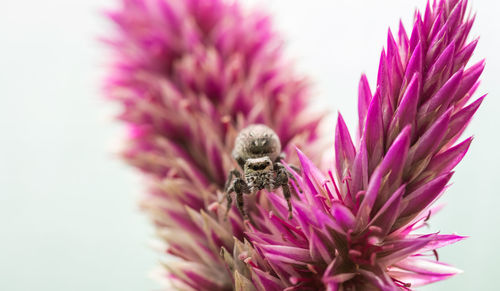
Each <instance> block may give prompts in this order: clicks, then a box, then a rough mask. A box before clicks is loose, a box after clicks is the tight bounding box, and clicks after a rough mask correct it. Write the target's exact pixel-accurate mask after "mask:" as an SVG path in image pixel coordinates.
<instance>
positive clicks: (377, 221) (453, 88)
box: [243, 0, 484, 291]
mask: <svg viewBox="0 0 500 291" xmlns="http://www.w3.org/2000/svg"><path fill="white" fill-rule="evenodd" d="M473 21H474V18H473V17H472V18H471V17H469V16H468V15H467V1H461V0H442V1H439V2H438V3H436V2H435V3H434V4H433V5H432V6H431V4H430V3H428V5H427V7H426V10H425V13H424V15H422V14H421V13H420V12H417V13H416V15H415V22H414V27H413V30H412V32H411V35H410V36H408V35H407V34H406V32H405V30H404V28H403V26H402V25H400V27H399V33H398V36H397V38H394V37H393V35H392V33H391V32H390V31H389V35H388V43H387V49H386V50H383V51H382V55H381V58H380V66H379V72H378V80H377V86H376V90H375V92H374V93H373V95H372V92H371V90H370V88H369V86H368V82H367V79H366V77H365V76H363V77H362V78H361V82H360V85H359V108H358V109H359V132H360V138H359V140H356V141H355V142H353V140H352V139H351V135H350V133H349V131H348V129H347V126H346V124H345V123H344V121H343V119H342V116H341V115H340V114H339V117H338V122H337V128H336V132H335V153H336V159H335V173H336V174H333V173H332V171H330V172H329V173H328V175H323V174H322V173H321V172H320V171H319V170H317V169H316V167H315V166H314V163H313V162H311V161H309V160H308V159H307V158H306V156H305V155H304V154H302V153H301V152H300V151H299V158H300V161H301V166H302V175H301V176H299V175H296V179H297V181H298V185H297V186H298V187H297V192H299V195H298V196H299V197H298V199H294V200H293V207H294V211H293V214H294V216H293V219H292V220H289V221H288V220H286V219H285V218H286V217H287V208H286V203H285V201H284V199H283V198H281V197H280V196H279V195H272V196H270V197H271V199H272V203H273V205H274V210H273V211H271V212H270V213H269V211H268V210H267V209H261V215H260V216H255V215H254V217H253V220H254V223H253V224H252V225H249V230H248V231H247V232H246V234H247V236H248V238H249V245H251V246H252V248H251V249H250V248H249V249H248V250H246V252H245V255H244V256H243V259H244V261H245V262H246V263H247V266H248V267H249V269H250V271H251V277H252V280H253V285H254V286H255V288H256V289H257V290H267V291H270V290H401V289H403V290H409V289H410V288H412V287H415V286H420V285H424V284H428V283H432V282H435V281H439V280H443V279H446V278H448V277H450V276H452V275H454V274H456V273H457V272H458V270H457V269H455V268H453V267H451V266H449V265H447V264H444V263H441V262H439V261H437V252H436V249H438V248H440V247H443V246H446V245H448V244H451V243H455V242H457V241H460V240H462V239H463V238H464V237H462V236H458V235H444V234H439V233H428V234H417V232H416V231H417V230H418V229H420V228H421V227H422V226H423V225H425V223H426V221H427V220H428V219H429V218H430V216H431V215H432V214H434V213H435V212H436V211H437V210H438V209H437V208H435V207H434V208H432V207H431V206H432V204H433V203H434V201H436V199H438V198H439V197H440V196H441V195H442V194H443V192H444V190H445V189H446V187H447V184H448V182H449V180H450V178H451V176H452V174H453V172H452V170H453V168H454V167H455V166H456V165H457V164H458V163H459V162H460V160H461V159H462V158H463V156H464V155H465V153H466V151H467V149H468V147H469V145H470V143H471V138H468V139H465V140H464V141H462V142H459V143H458V144H456V142H457V140H458V138H459V137H460V135H461V134H462V132H463V131H464V129H465V127H466V126H467V124H468V123H469V121H470V119H471V117H472V116H473V114H474V113H475V112H476V110H477V109H478V107H479V105H480V104H481V102H482V100H483V98H484V96H483V97H480V98H479V99H476V100H475V101H473V102H471V103H470V104H469V105H467V103H468V101H469V99H470V98H471V96H472V95H473V93H474V91H475V90H476V88H477V87H478V84H479V83H478V78H479V76H480V74H481V72H482V70H483V67H484V62H483V61H480V62H479V63H477V64H474V65H472V66H470V67H468V68H467V67H466V65H467V63H468V60H469V58H470V57H471V55H472V52H473V50H474V48H475V46H476V44H477V40H474V41H472V42H468V41H467V36H468V33H469V31H470V28H471V26H472V23H473ZM334 176H335V177H334ZM300 190H302V192H300Z"/></svg>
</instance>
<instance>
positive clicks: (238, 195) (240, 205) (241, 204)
mask: <svg viewBox="0 0 500 291" xmlns="http://www.w3.org/2000/svg"><path fill="white" fill-rule="evenodd" d="M236 206H237V207H238V210H239V211H240V213H241V215H243V219H245V220H247V219H248V214H247V213H246V212H245V205H244V202H243V192H236Z"/></svg>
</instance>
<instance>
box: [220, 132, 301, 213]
mask: <svg viewBox="0 0 500 291" xmlns="http://www.w3.org/2000/svg"><path fill="white" fill-rule="evenodd" d="M283 156H284V155H283V154H282V153H281V144H280V140H279V138H278V136H277V135H276V133H275V132H274V131H273V130H272V129H270V128H269V127H267V126H265V125H262V124H254V125H250V126H248V127H246V128H244V129H243V130H242V131H240V133H239V134H238V136H237V137H236V140H235V145H234V150H233V158H234V159H235V160H236V161H237V162H238V164H239V166H240V167H241V169H242V170H243V175H241V173H240V172H239V171H238V170H236V169H234V170H232V171H230V172H229V176H228V179H227V182H226V187H225V192H226V199H227V211H229V209H230V207H231V204H232V198H231V193H232V192H235V194H236V206H237V207H238V209H239V211H240V212H241V214H242V215H243V216H244V217H245V218H248V217H247V214H246V212H245V209H244V203H243V194H254V193H255V192H257V191H259V190H262V189H267V190H268V191H272V190H276V189H278V188H279V187H281V188H282V189H283V195H284V196H285V198H286V200H287V203H288V209H289V216H290V217H291V215H292V205H291V203H290V197H291V195H290V187H289V186H288V181H289V178H290V177H291V174H290V173H289V172H288V171H287V170H286V169H285V167H284V166H283V165H282V164H281V163H280V161H281V159H282V158H283ZM227 211H226V215H227Z"/></svg>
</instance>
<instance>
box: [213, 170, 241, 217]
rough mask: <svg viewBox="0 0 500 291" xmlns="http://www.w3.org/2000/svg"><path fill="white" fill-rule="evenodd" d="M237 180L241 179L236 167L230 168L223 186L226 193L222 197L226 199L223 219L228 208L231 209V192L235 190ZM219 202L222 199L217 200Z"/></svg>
mask: <svg viewBox="0 0 500 291" xmlns="http://www.w3.org/2000/svg"><path fill="white" fill-rule="evenodd" d="M235 177H236V179H234V178H235ZM238 180H242V179H241V173H240V172H239V171H237V170H236V169H233V170H231V171H230V172H229V174H228V176H227V181H226V185H225V186H224V192H225V193H226V195H225V196H224V198H226V200H227V206H226V213H225V214H224V220H226V219H227V215H228V214H229V210H230V209H231V205H232V204H233V198H232V197H231V193H232V192H236V184H237V182H238ZM224 198H223V199H224ZM220 202H222V200H221V201H219V203H220Z"/></svg>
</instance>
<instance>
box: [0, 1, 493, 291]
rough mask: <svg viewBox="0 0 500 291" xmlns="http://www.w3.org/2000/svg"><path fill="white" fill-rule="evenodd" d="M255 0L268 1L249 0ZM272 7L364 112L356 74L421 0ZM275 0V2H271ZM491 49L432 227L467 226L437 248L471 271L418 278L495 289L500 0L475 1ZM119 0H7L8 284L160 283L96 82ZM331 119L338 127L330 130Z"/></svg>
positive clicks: (369, 65) (3, 112)
mask: <svg viewBox="0 0 500 291" xmlns="http://www.w3.org/2000/svg"><path fill="white" fill-rule="evenodd" d="M245 2H252V3H251V4H250V5H254V4H255V3H256V2H258V1H250V0H247V1H245ZM260 2H261V3H260V5H259V6H260V7H263V8H265V9H267V10H269V11H272V12H273V14H274V16H275V17H276V23H277V26H278V27H279V29H280V30H281V31H282V32H283V33H284V35H285V38H286V40H287V44H288V50H287V55H289V56H290V58H292V59H293V60H294V61H295V62H296V64H297V71H300V72H304V73H306V74H308V75H309V76H310V77H311V79H313V80H315V90H314V92H315V94H316V95H317V96H318V100H317V102H318V104H322V105H324V106H328V107H329V108H330V109H331V111H332V112H336V111H337V110H340V111H341V112H342V113H343V115H344V117H345V119H346V121H347V123H348V124H350V127H351V130H353V129H354V124H356V108H357V107H356V94H357V82H358V80H359V76H360V74H361V72H366V73H367V74H368V76H369V80H370V83H371V84H372V88H373V84H374V82H375V79H376V70H377V67H378V60H379V54H380V51H381V49H382V46H383V45H384V42H385V40H386V33H387V28H388V26H391V27H392V28H393V29H395V28H396V27H397V24H398V21H399V18H400V17H401V18H403V19H404V23H405V24H406V26H407V29H408V30H410V29H409V28H408V25H409V23H410V19H412V16H413V9H414V8H415V7H420V8H424V5H425V1H424V0H414V1H400V0H392V1H389V0H384V1H371V0H364V1H360V0H358V1H353V0H350V1H348V0H342V1H341V0H336V1H333V0H332V1H326V0H325V1H319V0H314V1H300V0H294V1H290V0H287V1H285V0H280V1H278V0H273V1H267V2H266V1H260ZM264 2H265V3H264ZM471 2H472V7H473V10H474V11H476V12H477V14H478V18H477V21H476V24H475V27H474V29H473V31H472V35H473V36H477V35H480V36H481V40H480V43H479V46H478V48H477V50H476V54H475V57H474V58H475V60H479V59H480V58H486V59H487V66H486V70H485V72H484V74H483V77H482V80H483V82H482V85H481V87H480V89H479V93H489V97H487V99H486V101H485V102H484V103H483V105H482V107H481V108H480V109H479V111H478V113H477V115H476V117H475V118H474V120H473V122H472V123H471V125H470V127H469V130H468V132H467V134H468V135H472V134H474V135H475V140H474V142H473V144H472V147H471V149H470V151H469V153H468V154H467V156H466V158H465V159H464V161H463V162H462V163H461V164H460V166H459V167H457V173H456V174H455V176H454V178H453V180H452V181H453V186H452V187H451V188H450V189H449V190H448V192H447V193H446V195H445V196H444V198H443V199H442V201H443V202H446V203H447V204H448V205H447V207H446V208H445V209H444V210H443V211H442V212H441V213H440V214H439V215H438V216H436V217H434V219H433V220H432V221H431V225H432V229H431V230H433V231H438V230H440V231H442V232H443V233H452V232H457V233H459V234H466V235H470V236H471V237H470V238H469V239H467V240H466V241H463V242H460V243H458V244H456V245H454V246H449V247H447V248H445V249H443V250H442V251H440V256H441V260H443V261H446V262H450V263H452V264H454V265H456V266H458V267H459V268H461V269H463V270H465V272H464V273H463V274H461V275H459V276H457V277H455V278H452V279H450V280H447V281H445V282H443V283H437V284H434V285H432V286H429V287H425V288H421V290H445V289H447V290H497V289H498V277H497V276H498V270H499V269H500V267H499V261H500V255H499V253H498V242H499V241H500V232H499V224H500V217H499V215H498V213H497V209H499V206H498V204H499V203H500V191H498V189H497V187H498V186H497V184H496V183H499V180H500V179H499V178H498V165H499V164H500V157H499V153H498V148H499V142H500V138H499V134H498V124H499V117H500V109H499V108H500V103H499V96H500V85H499V84H498V76H499V75H500V57H499V54H500V40H499V36H498V35H499V34H498V31H499V30H500V22H499V21H500V20H499V17H498V11H499V9H500V4H498V2H497V1H487V0H474V1H471ZM116 3H117V0H105V1H104V0H103V1H97V0H87V1H67V0H46V1H35V0H17V1H14V0H3V1H2V5H1V8H0V100H1V102H0V290H5V291H15V290H43V291H58V290H74V291H78V290H82V291H83V290H122V291H123V290H153V289H155V288H157V284H156V283H155V282H154V281H152V280H151V279H150V278H148V277H147V276H148V273H150V271H151V269H153V267H154V266H155V265H156V264H157V261H158V258H159V255H157V254H156V253H154V252H153V251H152V250H151V249H150V248H149V247H148V241H149V240H150V239H151V238H153V237H154V232H153V229H152V227H151V226H150V225H149V223H148V220H147V219H146V218H145V216H144V215H143V214H141V213H140V212H139V210H138V208H137V206H136V201H137V199H138V197H139V195H140V193H141V181H140V178H139V177H138V175H136V173H135V172H134V171H133V170H131V169H129V168H128V167H126V166H125V165H124V164H123V163H122V162H121V161H120V160H119V159H118V158H117V157H116V156H115V155H114V151H115V149H116V148H118V147H119V141H120V140H121V133H122V129H123V128H122V127H121V126H119V125H118V124H117V123H116V122H114V121H113V120H112V118H111V116H112V115H113V114H114V112H116V111H117V110H116V109H117V108H116V107H115V106H114V105H113V104H109V103H108V102H106V101H104V100H103V98H102V96H101V95H100V89H99V88H100V85H101V83H100V80H101V79H102V76H103V72H104V66H103V64H104V63H105V59H104V58H105V55H106V50H105V49H104V48H103V47H102V45H100V44H99V43H98V42H97V41H96V38H97V36H98V35H105V34H106V33H107V32H109V31H110V26H109V24H108V23H107V22H106V21H105V20H104V19H103V17H102V15H100V10H102V9H103V8H106V7H113V6H114V5H116ZM333 126H334V124H333V123H332V124H330V125H329V128H330V133H329V134H330V135H331V138H332V139H333Z"/></svg>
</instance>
